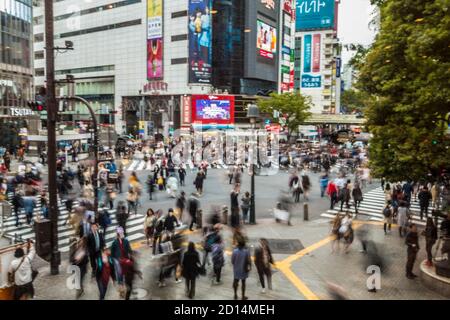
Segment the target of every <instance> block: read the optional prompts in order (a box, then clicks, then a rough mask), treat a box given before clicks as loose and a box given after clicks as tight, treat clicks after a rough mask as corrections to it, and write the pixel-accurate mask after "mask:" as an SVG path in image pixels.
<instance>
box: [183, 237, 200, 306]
mask: <svg viewBox="0 0 450 320" xmlns="http://www.w3.org/2000/svg"><path fill="white" fill-rule="evenodd" d="M200 269H201V265H200V256H199V254H198V252H197V250H195V244H194V243H193V242H189V245H188V249H187V251H186V252H185V253H184V255H183V262H182V276H183V277H184V278H185V279H186V296H187V297H188V298H189V299H194V297H195V280H196V279H197V277H198V275H199V270H200Z"/></svg>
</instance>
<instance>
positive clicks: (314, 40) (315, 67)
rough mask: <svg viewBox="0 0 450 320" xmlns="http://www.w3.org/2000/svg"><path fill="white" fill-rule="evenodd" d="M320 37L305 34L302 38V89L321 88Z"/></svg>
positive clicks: (318, 35)
mask: <svg viewBox="0 0 450 320" xmlns="http://www.w3.org/2000/svg"><path fill="white" fill-rule="evenodd" d="M320 54H321V35H320V34H314V35H312V34H305V35H304V36H303V68H302V76H301V87H302V88H321V87H322V75H321V67H320V64H321V59H320Z"/></svg>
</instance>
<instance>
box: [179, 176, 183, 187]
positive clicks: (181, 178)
mask: <svg viewBox="0 0 450 320" xmlns="http://www.w3.org/2000/svg"><path fill="white" fill-rule="evenodd" d="M180 186H184V177H180Z"/></svg>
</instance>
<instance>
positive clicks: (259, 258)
mask: <svg viewBox="0 0 450 320" xmlns="http://www.w3.org/2000/svg"><path fill="white" fill-rule="evenodd" d="M264 250H265V249H264V248H263V247H262V246H261V245H259V246H257V247H256V248H255V266H256V269H258V271H262V270H267V269H268V268H269V269H270V264H273V263H274V261H273V257H272V252H271V251H270V248H266V250H267V255H268V256H269V261H268V262H269V265H266V264H265V263H264Z"/></svg>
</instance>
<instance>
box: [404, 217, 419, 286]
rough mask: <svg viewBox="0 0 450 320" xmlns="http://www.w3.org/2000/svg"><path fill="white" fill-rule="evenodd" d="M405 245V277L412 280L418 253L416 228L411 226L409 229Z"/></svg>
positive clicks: (414, 276)
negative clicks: (406, 249)
mask: <svg viewBox="0 0 450 320" xmlns="http://www.w3.org/2000/svg"><path fill="white" fill-rule="evenodd" d="M405 243H406V245H407V246H408V251H407V254H408V260H407V262H406V277H407V278H408V279H414V278H416V277H417V276H416V275H415V274H414V273H413V268H414V262H415V261H416V258H417V252H419V249H420V248H419V235H418V234H417V226H416V225H415V224H412V225H411V229H410V231H409V232H408V234H407V236H406V241H405Z"/></svg>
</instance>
